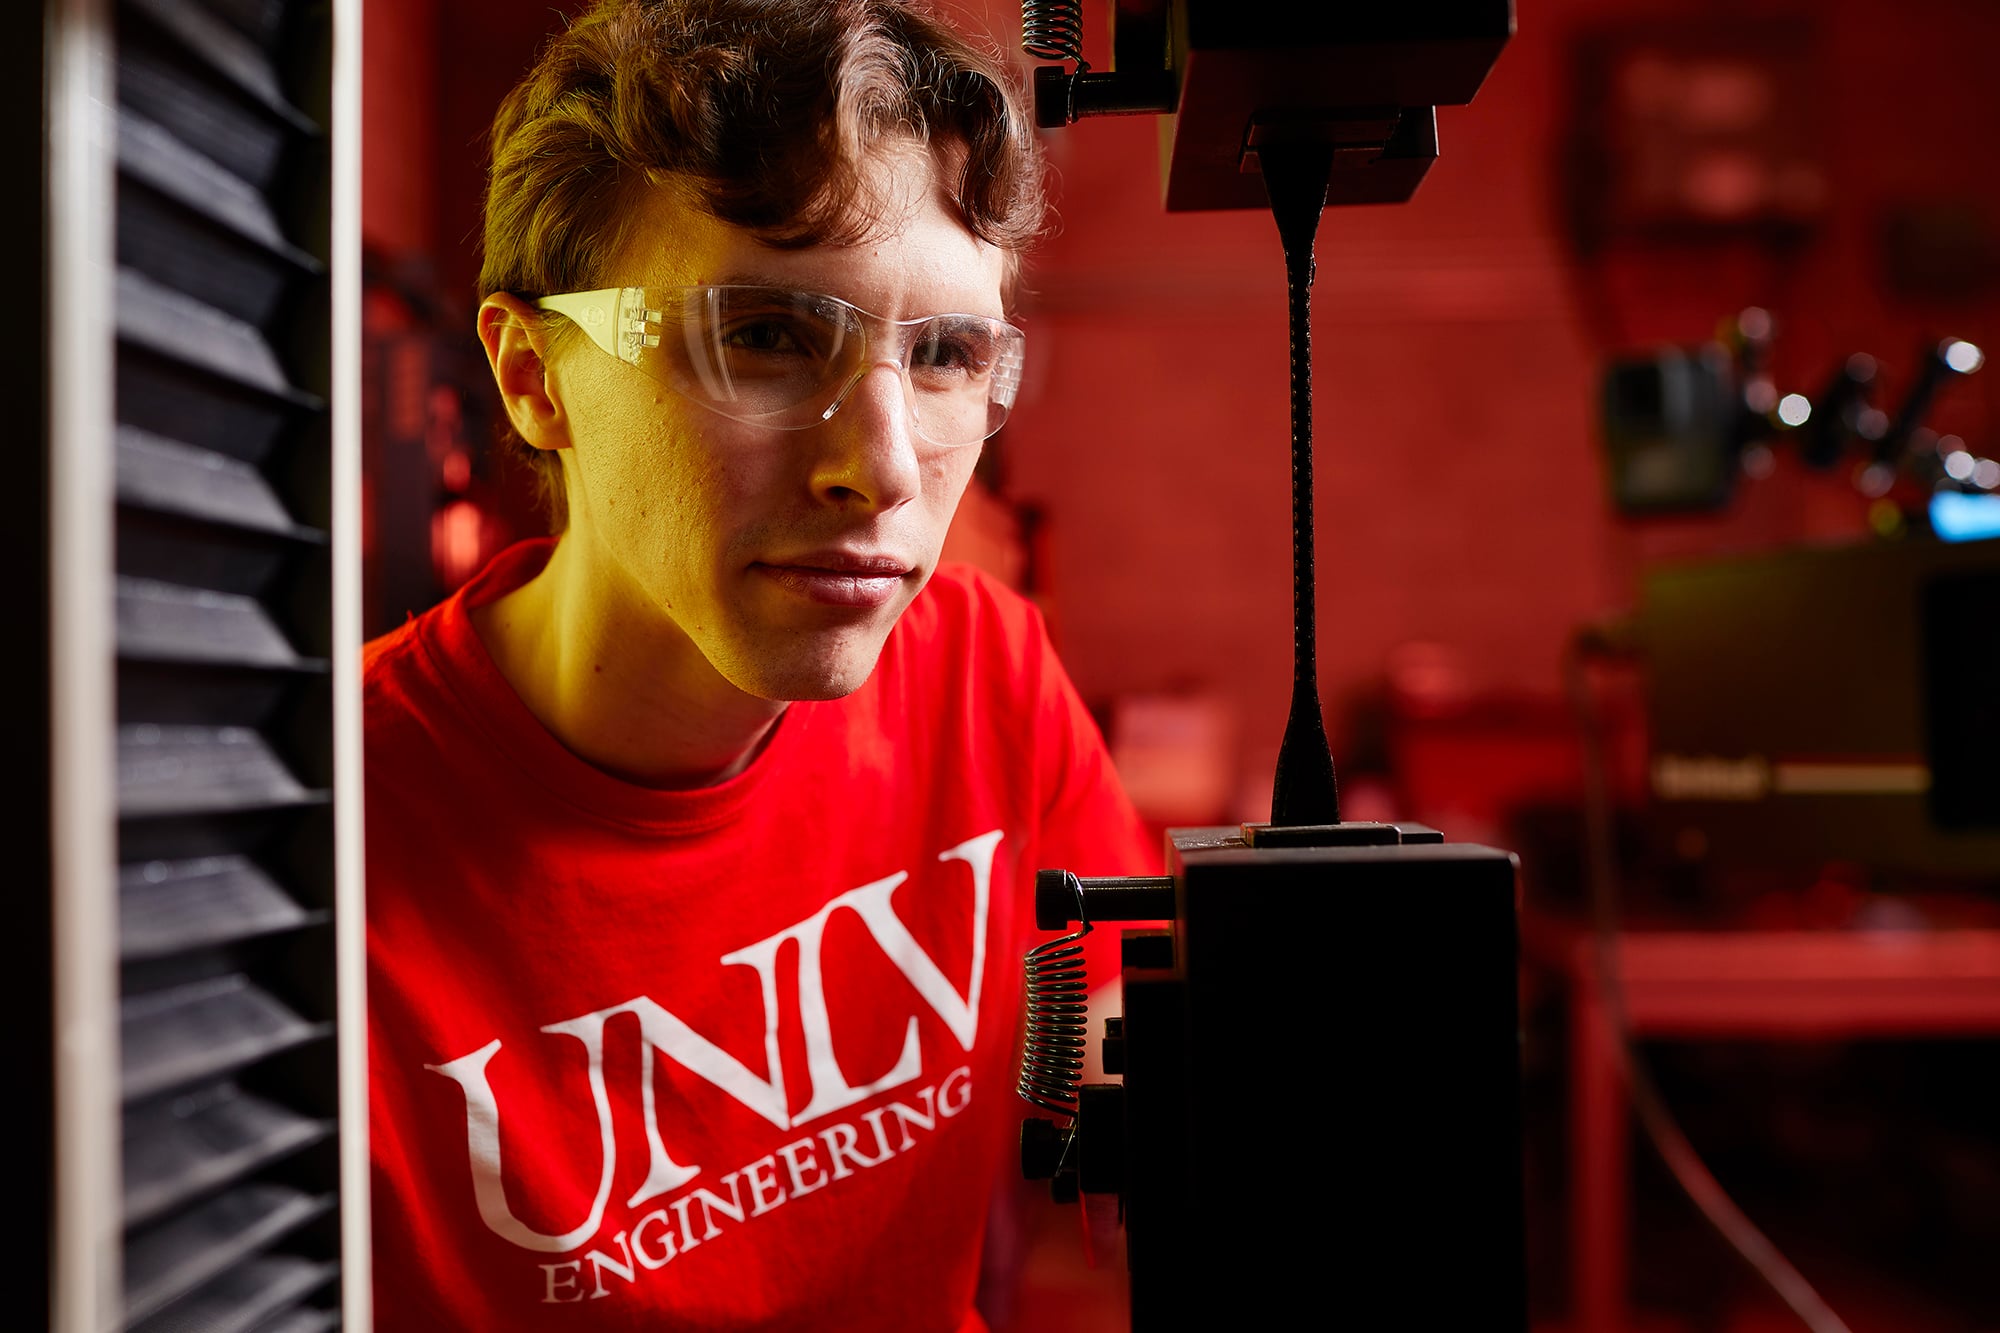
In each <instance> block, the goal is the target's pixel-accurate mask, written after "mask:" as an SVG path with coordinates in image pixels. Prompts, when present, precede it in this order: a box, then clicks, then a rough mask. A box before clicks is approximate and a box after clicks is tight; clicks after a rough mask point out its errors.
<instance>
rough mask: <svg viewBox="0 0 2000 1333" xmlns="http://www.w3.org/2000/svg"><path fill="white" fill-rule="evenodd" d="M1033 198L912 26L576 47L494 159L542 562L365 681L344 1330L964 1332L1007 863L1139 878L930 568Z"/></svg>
mask: <svg viewBox="0 0 2000 1333" xmlns="http://www.w3.org/2000/svg"><path fill="white" fill-rule="evenodd" d="M1039 189H1040V165H1039V159H1038V157H1037V154H1036V148H1035V144H1034V141H1033V137H1032V133H1031V131H1029V130H1028V128H1027V122H1026V120H1025V118H1024V117H1023V115H1022V113H1021V109H1020V107H1019V105H1018V103H1017V101H1016V100H1015V94H1014V93H1013V92H1012V91H1010V89H1009V87H1008V85H1007V84H1006V83H1005V82H1004V81H1003V80H1002V78H1001V77H1000V76H999V74H998V73H997V71H996V70H995V68H994V67H993V66H992V65H991V64H990V63H989V62H988V61H987V60H986V59H985V58H983V57H982V56H980V55H979V54H978V53H977V52H976V51H974V50H973V49H971V48H970V47H968V46H967V45H966V44H965V43H964V42H963V41H962V40H961V39H960V38H958V37H957V36H955V35H953V34H952V33H951V32H950V31H949V30H948V29H946V28H943V27H941V26H939V25H938V24H937V23H935V22H934V21H933V20H931V19H928V18H926V17H924V16H923V15H922V14H921V13H919V12H917V11H916V10H914V9H912V8H911V7H910V5H909V3H908V0H839V2H836V3H828V2H827V0H796V2H794V3H773V2H772V0H764V2H763V3H755V2H753V0H678V2H676V0H662V2H656V3H642V2H641V0H604V2H603V3H602V4H600V6H599V7H598V8H597V9H595V10H594V11H592V12H591V13H589V14H587V15H585V16H584V17H582V18H580V19H578V20H577V21H576V22H575V23H574V24H573V25H572V26H571V27H570V28H569V29H568V30H567V31H566V32H564V33H563V34H561V35H560V36H558V37H557V38H556V39H555V40H554V41H553V42H552V44H551V45H550V46H549V48H548V49H547V51H546V52H545V53H544V55H543V57H542V59H541V61H540V62H539V63H538V65H537V66H536V67H535V69H534V70H533V71H532V72H531V73H530V74H529V75H528V77H527V78H526V79H525V80H524V81H523V82H522V84H521V85H520V86H519V87H518V88H517V89H516V90H515V91H514V93H513V94H511V95H510V97H509V98H508V100H507V101H506V102H505V103H504V104H503V106H502V108H501V111H500V114H499V117H498V119H497V121H496V124H495V127H494V137H493V165H492V173H491V180H490V188H489V194H488V205H487V227H486V257H485V271H484V275H483V279H482V281H483V285H484V287H485V290H486V291H487V292H488V293H490V295H488V297H487V298H486V300H485V303H484V304H483V306H482V307H481V309H480V313H479V333H480V337H481V339H482V341H483V342H484V344H485V347H486V351H487V354H488V356H489V358H490V360H491V363H492V367H493V374H494V379H495V382H496V383H497V385H498V387H499V390H500V394H501V397H502V399H503V401H504V404H505V407H506V411H507V416H508V420H509V421H510V422H511V423H512V425H513V427H514V429H515V431H516V432H518V434H519V436H520V438H521V440H522V441H523V442H524V443H525V444H526V446H527V447H528V448H529V449H531V450H533V451H534V456H535V458H536V459H537V460H538V463H539V466H541V467H542V468H543V469H544V476H545V478H546V480H547V482H548V484H549V487H550V490H551V494H552V501H553V504H554V506H555V508H556V512H557V514H558V516H559V518H558V526H559V528H560V535H559V536H558V537H556V538H554V539H552V540H544V541H537V542H530V543H526V544H524V545H522V546H518V547H515V548H513V549H511V550H509V551H507V552H505V553H503V554H502V555H501V556H500V557H499V558H498V559H496V561H495V562H494V563H493V565H492V566H490V567H489V568H488V569H487V570H486V571H485V572H484V573H483V574H481V575H480V576H479V577H478V578H477V579H475V580H474V581H473V582H472V583H471V584H469V585H468V586H467V587H466V588H465V589H464V590H462V591H461V592H460V593H459V594H458V595H456V596H455V597H453V598H452V599H451V600H450V601H448V602H447V603H445V604H444V605H443V606H441V607H439V608H437V609H435V610H433V611H432V612H430V613H428V614H426V615H425V616H423V617H421V618H419V619H417V620H415V621H414V622H412V623H410V624H408V625H406V626H404V627H403V628H402V629H401V630H399V631H397V632H396V633H394V634H392V635H390V636H388V637H387V638H385V639H383V640H380V641H378V642H377V643H375V644H373V645H371V646H370V649H369V654H368V663H367V675H366V695H365V699H366V710H367V741H368V753H367V758H368V770H367V771H368V821H369V822H368V846H369V859H368V863H369V901H370V906H369V951H370V955H369V956H370V989H369V1001H370V1005H371V1014H370V1069H371V1098H372V1114H371V1123H370V1133H371V1136H372V1139H371V1142H372V1156H373V1161H374V1173H373V1175H374V1195H373V1209H374V1231H375V1252H374V1265H375V1277H376V1283H375V1290H376V1320H377V1323H378V1325H379V1326H380V1327H382V1328H384V1329H386V1330H395V1329H401V1328H412V1327H425V1328H431V1329H435V1328H455V1329H480V1330H485V1329H505V1328H570V1327H590V1328H648V1329H668V1328H671V1329H684V1328H703V1329H707V1328H751V1327H757V1328H801V1329H814V1330H838V1329H870V1330H902V1329H909V1330H937V1331H938V1333H950V1331H951V1330H955V1329H978V1328H980V1327H982V1325H981V1322H980V1318H979V1316H978V1314H977V1313H976V1312H975V1311H974V1309H973V1305H972V1299H973V1292H974V1287H975V1282H976V1279H977V1276H978V1258H979V1251H980V1243H981V1235H982V1230H983V1227H984V1222H985V1218H986V1215H987V1202H988V1194H989V1189H990V1186H991V1184H992V1182H993V1180H994V1179H995V1177H996V1174H997V1171H998V1167H999V1164H1000V1162H1001V1160H1002V1159H1003V1158H1004V1155H1005V1153H1006V1151H1007V1145H1008V1143H1009V1142H1010V1140H1011V1137H1012V1135H1013V1133H1014V1130H1015V1126H1016V1123H1017V1121H1018V1119H1019V1117H1020V1114H1021V1113H1022V1111H1023V1110H1024V1109H1025V1108H1024V1106H1023V1103H1021V1102H1020V1101H1019V1099H1018V1098H1017V1097H1016V1096H1015V1094H1014V1092H1013V1090H1012V1088H1013V1081H1014V1072H1015V1070H1014V1062H1015V1058H1016V1052H1017V1049H1018V1045H1019V1040H1020V1005H1021V995H1020V980H1019V974H1020V961H1019V960H1020V954H1021V950H1022V948H1023V947H1024V946H1025V944H1026V943H1028V940H1027V938H1026V934H1027V929H1028V927H1029V925H1030V918H1031V909H1030V905H1029V903H1028V901H1027V890H1028V886H1029V884H1030V881H1031V879H1032V875H1033V872H1034V870H1035V868H1036V867H1037V866H1039V865H1061V866H1066V867H1068V868H1072V869H1077V870H1080V871H1082V872H1083V873H1114V872H1118V871H1131V870H1143V869H1147V868H1149V867H1150V865H1151V863H1152V861H1153V859H1154V858H1153V855H1152V853H1151V851H1150V849H1149V848H1148V847H1147V845H1146V840H1145V838H1144V835H1143V833H1142V832H1141V831H1140V826H1139V824H1138V822H1137V820H1136V819H1135V818H1134V816H1133V814H1132V811H1131V808H1130V806H1129V804H1128V803H1127V802H1126V800H1125V798H1124V797H1123V795H1122V794H1121V793H1120V791H1119V790H1118V787H1117V784H1116V781H1115V779H1114V777H1113V775H1112V773H1111V771H1110V768H1109V765H1108V763H1107V760H1106V758H1105V754H1104V749H1103V745H1102V742H1101V739H1100V738H1099V736H1098V734H1097V732H1096V730H1095V728H1094V727H1093V726H1092V724H1091V722H1090V719H1089V717H1088V715H1087V714H1086V713H1085V711H1084V710H1083V708H1082V707H1081V706H1080V704H1079V703H1078V701H1077V699H1076V696H1075V693H1074V691H1073V690H1072V688H1071V687H1070V685H1069V683H1068V681H1067V679H1066V678H1065V677H1064V675H1063V673H1062V671H1061V668H1060V667H1059V665H1058V664H1057V662H1056V660H1055V658H1054V656H1053V654H1052V652H1051V651H1050V648H1049V646H1048V642H1047V639H1046V636H1045V635H1044V633H1043V630H1042V626H1041V623H1040V620H1039V619H1038V617H1037V616H1036V615H1035V613H1034V612H1033V610H1032V609H1031V608H1030V607H1029V606H1027V605H1026V604H1025V603H1024V602H1022V601H1021V600H1020V599H1018V598H1016V597H1014V596H1013V595H1011V594H1010V593H1008V592H1007V591H1006V590H1005V589H1003V588H1001V587H999V586H998V585H996V584H995V583H994V582H992V581H991V580H989V579H986V578H984V577H983V576H980V575H978V574H975V573H973V572H971V571H968V570H963V569H953V568H949V567H947V568H939V566H938V555H939V550H940V547H941V544H942V542H943V538H944V533H945V529H946V527H947V525H948V524H949V522H950V519H951V516H952V512H953V509H954V508H955V506H956V505H957V502H958V500H959V497H960V495H961V494H962V493H963V491H964V489H965V486H966V484H967V482H968V480H969V478H970V476H971V472H972V467H973V463H974V460H975V459H976V457H977V455H978V452H979V447H980V444H981V442H982V441H983V440H985V439H986V438H988V437H989V436H990V435H991V434H992V432H993V431H994V430H997V429H998V428H999V426H1000V424H1001V423H1002V422H1003V421H1004V420H1005V418H1006V416H1007V413H1008V410H1009V409H1010V408H1011V406H1012V403H1013V399H1014V394H1015V391H1016V388H1017V387H1018V379H1019V373H1020V367H1021V364H1022V361H1021V354H1022V335H1021V333H1020V331H1019V330H1017V329H1016V328H1015V327H1014V326H1013V325H1011V324H1010V323H1008V322H1007V319H1006V315H1007V309H1006V296H1007V294H1008V291H1009V289H1010V287H1011V285H1012V281H1013V277H1014V270H1015V265H1016V262H1017V258H1018V255H1019V253H1020V250H1021V248H1022V247H1023V246H1024V245H1025V244H1026V243H1027V242H1028V240H1029V239H1031V238H1032V236H1033V235H1034V233H1035V232H1036V230H1037V229H1038V228H1039V225H1040V219H1041V206H1042V205H1041V199H1040V195H1039Z"/></svg>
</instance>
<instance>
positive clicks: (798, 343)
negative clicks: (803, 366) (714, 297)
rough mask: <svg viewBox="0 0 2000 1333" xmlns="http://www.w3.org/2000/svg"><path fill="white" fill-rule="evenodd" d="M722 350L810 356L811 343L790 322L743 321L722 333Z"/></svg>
mask: <svg viewBox="0 0 2000 1333" xmlns="http://www.w3.org/2000/svg"><path fill="white" fill-rule="evenodd" d="M721 342H722V345H723V346H724V347H728V348H731V349H733V350H735V351H742V352H769V353H774V354H776V353H790V354H796V355H801V356H806V355H811V354H812V352H813V348H812V346H811V345H810V340H809V339H808V338H807V337H806V336H805V335H804V332H803V331H802V330H801V329H799V328H798V326H797V325H796V324H794V323H792V322H791V321H789V320H780V319H746V320H741V321H738V322H737V323H735V324H732V325H731V326H730V327H728V328H727V329H724V330H723V331H722V337H721Z"/></svg>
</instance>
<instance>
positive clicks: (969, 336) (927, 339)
mask: <svg viewBox="0 0 2000 1333" xmlns="http://www.w3.org/2000/svg"><path fill="white" fill-rule="evenodd" d="M992 366H993V336H992V334H991V333H989V332H988V331H987V330H985V329H983V328H980V327H978V326H976V325H952V326H946V327H942V328H933V329H931V330H930V332H929V333H927V334H926V335H925V336H924V337H923V338H921V339H919V340H918V342H917V345H916V346H915V347H914V348H912V349H911V352H910V368H911V369H913V370H915V369H919V368H921V369H925V370H937V371H956V372H958V373H960V374H963V375H984V374H986V373H987V372H988V371H989V370H990V369H991V368H992Z"/></svg>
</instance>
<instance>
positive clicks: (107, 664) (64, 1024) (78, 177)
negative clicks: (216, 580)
mask: <svg viewBox="0 0 2000 1333" xmlns="http://www.w3.org/2000/svg"><path fill="white" fill-rule="evenodd" d="M44 20H45V21H44V23H43V25H42V35H43V41H44V42H45V44H46V52H45V56H44V60H45V65H44V67H45V69H46V70H47V76H48V78H47V90H48V91H47V97H48V114H47V124H48V137H47V152H48V194H47V200H48V209H49V216H48V218H47V219H46V228H47V230H46V233H45V235H46V237H47V242H46V243H47V247H48V290H49V328H48V331H47V336H48V352H49V385H48V393H49V438H48V442H47V445H48V449H49V497H48V502H49V546H50V549H49V579H50V588H49V622H50V623H49V693H50V699H49V749H50V767H51V772H50V782H49V805H50V812H51V824H52V827H51V829H50V835H51V848H50V850H51V865H52V876H51V878H52V881H53V882H52V884H51V892H52V894H53V899H54V901H53V916H54V936H55V938H54V940H53V941H52V944H53V952H54V958H55V966H54V974H55V995H54V1011H55V1173H54V1174H55V1208H54V1212H55V1216H54V1236H53V1244H52V1246H51V1249H52V1251H53V1254H54V1258H53V1268H54V1272H53V1273H51V1274H50V1277H51V1280H52V1283H53V1291H52V1293H51V1300H50V1307H51V1319H52V1323H53V1326H54V1329H55V1330H56V1331H57V1333H100V1331H101V1330H106V1329H114V1328H117V1327H119V1326H120V1325H121V1323H122V1321H123V1315H124V1309H123V1307H124V1296H123V1289H122V1276H121V1272H120V1253H119V1244H120V1237H121V1227H120V1222H121V1219H120V1207H121V1205H120V1194H121V1172H120V1160H119V1144H120V1134H119V1111H120V1106H121V1104H122V1103H121V1099H120V1096H119V1087H118V1081H119V1075H118V1070H119V1064H118V898H117V884H118V854H117V846H118V784H117V758H116V754H117V743H116V738H115V733H114V727H115V716H116V692H115V685H114V676H113V671H114V654H115V652H116V645H115V641H114V629H113V624H112V584H111V579H112V567H113V566H112V506H113V495H114V482H113V472H112V453H111V439H112V397H113V375H112V364H113V357H114V354H115V350H116V341H115V333H114V329H115V326H116V309H115V302H114V297H113V290H114V281H113V277H114V274H113V269H114V265H115V263H116V258H115V252H114V250H113V247H112V217H113V206H112V190H113V173H114V165H113V163H114V159H115V155H116V148H117V144H116V134H117V118H116V110H115V107H116V93H115V91H114V87H113V83H112V77H111V55H110V23H109V18H108V16H107V14H106V8H105V5H104V3H102V0H47V9H46V10H45V11H44Z"/></svg>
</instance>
